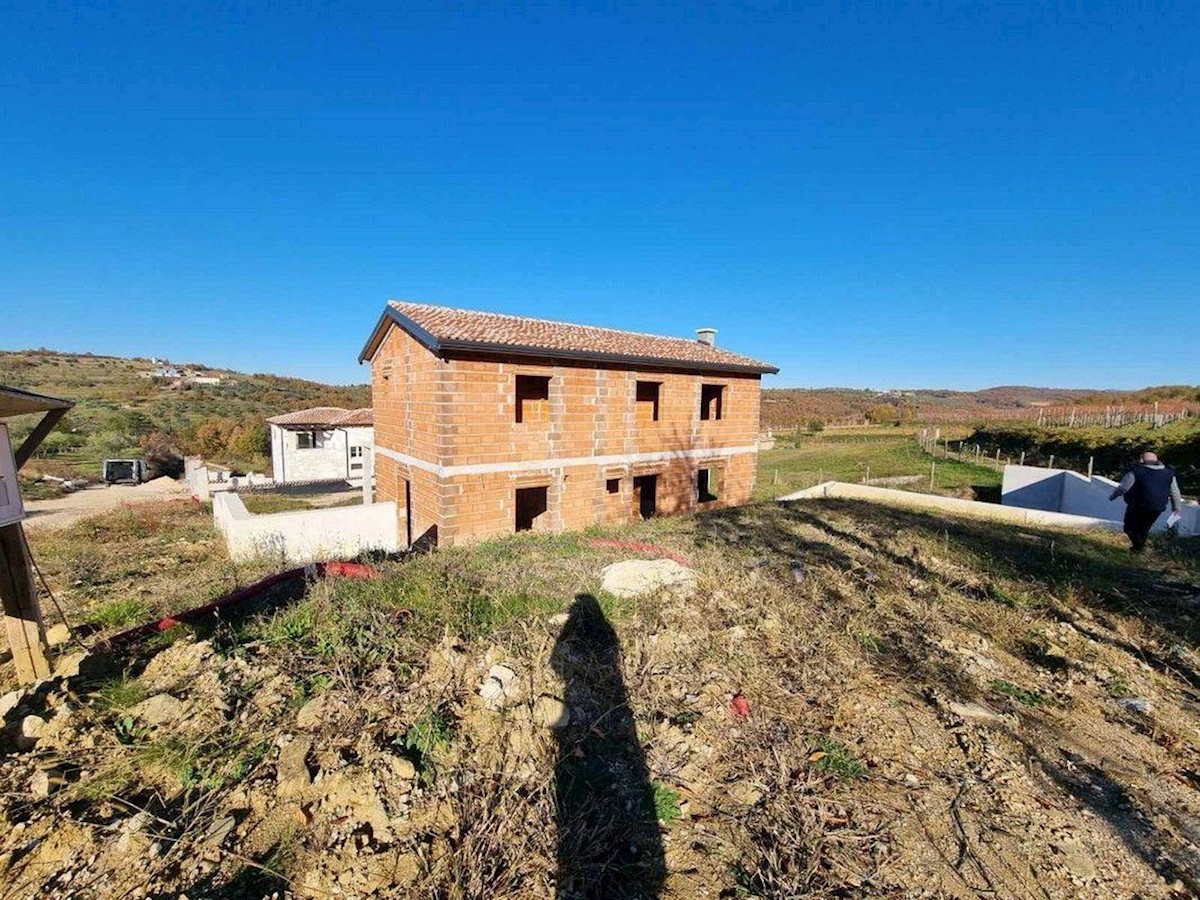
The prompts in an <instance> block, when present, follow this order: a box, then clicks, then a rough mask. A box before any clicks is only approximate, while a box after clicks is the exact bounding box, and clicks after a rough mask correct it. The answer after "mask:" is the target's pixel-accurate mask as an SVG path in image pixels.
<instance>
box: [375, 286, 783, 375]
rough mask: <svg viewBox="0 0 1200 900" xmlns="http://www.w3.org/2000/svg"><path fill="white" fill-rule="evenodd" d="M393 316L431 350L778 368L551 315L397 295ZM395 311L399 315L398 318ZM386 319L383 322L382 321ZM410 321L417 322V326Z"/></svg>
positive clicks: (681, 341) (683, 341) (693, 344)
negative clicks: (533, 316)
mask: <svg viewBox="0 0 1200 900" xmlns="http://www.w3.org/2000/svg"><path fill="white" fill-rule="evenodd" d="M388 307H389V309H390V310H392V311H394V315H393V318H394V319H395V320H396V321H397V322H398V323H399V324H400V325H401V326H402V327H405V328H406V330H414V331H416V332H418V333H417V334H416V336H417V337H418V338H419V339H421V340H422V341H423V342H425V343H426V345H427V346H428V345H430V344H433V346H431V348H430V349H433V350H434V351H435V352H438V351H441V350H454V349H460V350H470V349H481V350H491V351H499V352H503V351H504V350H506V349H507V350H514V351H516V350H520V351H522V352H524V353H532V352H537V351H545V354H546V355H549V356H553V355H555V354H562V355H566V356H571V357H575V358H580V359H597V360H604V359H617V360H625V361H640V362H649V363H660V364H664V365H675V366H682V367H684V368H689V369H690V368H694V369H699V370H705V369H726V370H730V369H732V370H742V371H752V372H763V373H767V372H776V371H778V369H776V368H775V367H774V366H772V365H771V364H770V363H764V362H761V361H759V360H757V359H752V358H751V357H749V356H742V355H741V354H738V353H731V352H730V351H728V350H724V349H722V348H720V347H713V346H710V345H708V344H704V343H701V342H700V341H698V340H690V339H688V338H676V337H664V336H661V335H654V334H642V333H639V332H634V331H620V330H618V329H615V328H597V327H595V326H591V325H573V324H571V323H568V322H553V321H549V320H546V319H531V318H528V317H526V316H512V315H505V314H503V313H490V312H478V311H475V310H468V309H454V308H451V307H448V306H431V305H429V304H425V303H410V302H408V301H403V300H392V301H390V302H389V303H388ZM395 314H398V318H397V316H396V315H395ZM381 324H383V323H382V322H381ZM410 326H415V329H413V328H411V327H410ZM378 336H379V330H378V329H377V330H376V334H375V336H373V337H372V340H371V342H370V343H368V345H367V349H366V350H364V353H363V358H366V357H367V356H368V355H369V354H370V353H371V352H373V350H374V344H375V342H376V339H377V338H378Z"/></svg>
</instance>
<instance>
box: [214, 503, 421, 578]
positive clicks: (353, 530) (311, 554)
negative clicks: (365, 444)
mask: <svg viewBox="0 0 1200 900" xmlns="http://www.w3.org/2000/svg"><path fill="white" fill-rule="evenodd" d="M212 505H213V523H214V524H215V525H216V527H217V530H218V531H220V532H221V533H222V534H223V535H224V536H225V543H226V545H227V546H228V547H229V555H230V556H231V557H233V558H234V559H235V560H242V559H249V558H252V557H255V556H260V555H263V554H268V555H278V556H282V557H283V558H284V559H286V560H287V561H288V562H290V563H306V562H313V561H316V560H330V559H350V558H352V557H355V556H358V555H359V554H360V553H362V552H364V551H367V550H382V551H384V552H388V553H394V552H396V551H397V550H399V549H400V540H399V528H398V527H397V518H396V504H395V503H372V504H370V505H369V506H339V507H334V508H332V509H313V510H300V511H299V512H284V513H272V514H271V515H261V516H256V515H253V514H252V513H250V512H249V511H248V510H247V509H246V506H245V504H244V503H242V500H241V498H240V497H239V496H238V495H237V494H235V493H233V492H232V491H230V492H221V493H216V494H213V498H212Z"/></svg>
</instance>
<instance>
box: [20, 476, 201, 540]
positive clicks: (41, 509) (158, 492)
mask: <svg viewBox="0 0 1200 900" xmlns="http://www.w3.org/2000/svg"><path fill="white" fill-rule="evenodd" d="M187 496H188V493H187V487H186V486H185V485H184V483H183V482H181V481H175V480H174V479H171V478H155V479H154V480H153V481H147V482H146V483H145V484H138V485H124V484H115V485H111V486H106V485H97V486H95V487H88V488H84V489H83V490H82V491H76V492H75V493H73V494H67V495H66V496H64V497H56V498H55V499H53V500H29V501H27V502H26V503H25V511H26V513H27V518H26V519H25V527H26V528H27V529H28V530H31V531H32V530H35V529H43V528H46V529H48V528H64V527H66V526H67V525H71V524H74V523H75V522H78V521H79V520H80V519H86V518H87V517H88V516H95V515H99V514H101V513H105V512H108V511H109V510H113V509H116V508H118V507H120V506H127V505H134V504H138V503H149V502H153V501H155V500H172V499H183V498H185V497H187Z"/></svg>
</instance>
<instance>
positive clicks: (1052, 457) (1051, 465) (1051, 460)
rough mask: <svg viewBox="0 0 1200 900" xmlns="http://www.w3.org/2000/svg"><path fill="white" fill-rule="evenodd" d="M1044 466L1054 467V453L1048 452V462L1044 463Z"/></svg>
mask: <svg viewBox="0 0 1200 900" xmlns="http://www.w3.org/2000/svg"><path fill="white" fill-rule="evenodd" d="M1046 468H1047V469H1053V468H1054V454H1053V453H1051V454H1050V462H1048V463H1046Z"/></svg>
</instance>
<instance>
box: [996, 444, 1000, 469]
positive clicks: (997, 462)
mask: <svg viewBox="0 0 1200 900" xmlns="http://www.w3.org/2000/svg"><path fill="white" fill-rule="evenodd" d="M996 465H1000V448H999V447H997V448H996Z"/></svg>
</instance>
